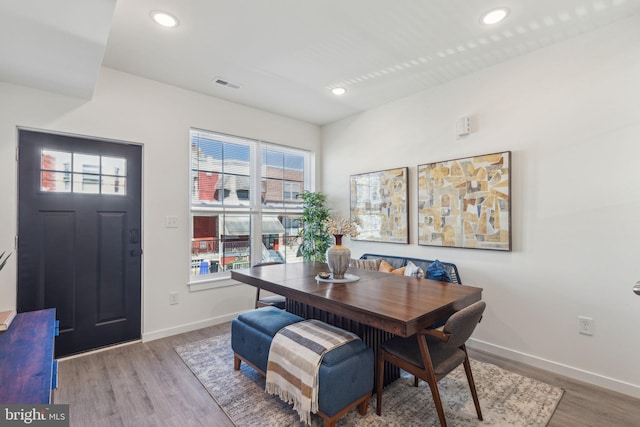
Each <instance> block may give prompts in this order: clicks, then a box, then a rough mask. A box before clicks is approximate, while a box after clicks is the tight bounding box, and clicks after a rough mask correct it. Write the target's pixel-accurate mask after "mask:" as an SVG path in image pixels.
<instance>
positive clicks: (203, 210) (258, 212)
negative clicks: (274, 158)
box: [186, 129, 315, 291]
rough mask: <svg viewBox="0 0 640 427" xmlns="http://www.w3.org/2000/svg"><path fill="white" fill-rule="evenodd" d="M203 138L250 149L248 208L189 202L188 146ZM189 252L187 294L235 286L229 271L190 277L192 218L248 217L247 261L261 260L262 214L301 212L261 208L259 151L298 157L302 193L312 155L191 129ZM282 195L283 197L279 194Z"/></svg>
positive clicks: (310, 180)
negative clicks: (301, 161) (203, 215)
mask: <svg viewBox="0 0 640 427" xmlns="http://www.w3.org/2000/svg"><path fill="white" fill-rule="evenodd" d="M199 135H200V136H203V137H207V138H212V139H215V140H218V141H221V142H228V143H233V144H240V145H246V146H249V148H250V160H249V163H250V165H249V175H250V189H249V194H250V200H249V204H248V205H244V204H243V205H242V206H240V205H238V206H228V207H227V206H225V205H223V206H205V205H201V206H197V205H195V206H194V203H193V184H194V180H193V176H192V171H193V168H192V164H191V162H192V157H191V156H192V154H191V143H192V140H193V137H194V136H199ZM188 149H189V252H188V262H187V263H186V265H187V266H188V268H189V269H188V285H189V289H190V290H191V291H198V290H205V289H212V288H218V287H224V286H231V285H235V284H237V283H236V282H235V281H233V280H231V273H230V272H229V271H223V272H218V273H212V274H208V275H206V276H203V277H200V276H196V275H193V274H191V246H192V239H193V232H194V230H193V217H194V215H198V214H205V215H206V214H211V215H212V216H213V215H215V214H224V215H231V214H242V215H249V216H250V218H251V235H250V241H251V258H250V259H252V260H256V259H261V258H262V251H261V249H262V244H256V242H259V243H261V242H262V221H261V220H260V219H261V218H262V215H263V214H264V215H277V214H283V215H286V214H289V215H290V214H296V213H300V214H301V213H302V207H300V208H298V209H288V210H287V209H286V208H285V207H282V208H273V207H265V206H263V205H262V203H261V200H260V194H261V192H260V191H259V189H261V185H262V166H263V165H262V155H261V154H262V150H263V149H273V150H275V151H278V152H281V153H284V154H294V155H301V156H303V158H304V174H303V187H304V188H302V189H300V191H301V192H303V191H314V188H315V179H314V177H315V155H314V153H313V152H311V151H309V150H305V149H300V148H294V147H287V146H284V145H279V144H275V143H271V142H266V141H260V140H255V139H250V138H243V137H239V136H234V135H227V134H223V133H220V132H213V131H206V130H200V129H191V130H190V132H189V144H188ZM283 196H284V194H283Z"/></svg>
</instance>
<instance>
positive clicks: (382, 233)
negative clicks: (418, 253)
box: [350, 167, 409, 243]
mask: <svg viewBox="0 0 640 427" xmlns="http://www.w3.org/2000/svg"><path fill="white" fill-rule="evenodd" d="M407 175H408V168H406V167H404V168H397V169H387V170H383V171H378V172H370V173H363V174H359V175H352V176H351V177H350V184H351V221H352V222H355V223H356V224H357V226H358V236H357V237H355V238H354V239H355V240H368V241H373V242H387V243H409V214H408V206H407V204H408V196H407V192H408V190H407Z"/></svg>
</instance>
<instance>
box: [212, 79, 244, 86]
mask: <svg viewBox="0 0 640 427" xmlns="http://www.w3.org/2000/svg"><path fill="white" fill-rule="evenodd" d="M213 82H214V83H215V84H219V85H220V86H226V87H230V88H231V89H240V85H239V84H236V83H233V82H230V81H229V80H225V79H223V78H221V77H216V78H214V79H213Z"/></svg>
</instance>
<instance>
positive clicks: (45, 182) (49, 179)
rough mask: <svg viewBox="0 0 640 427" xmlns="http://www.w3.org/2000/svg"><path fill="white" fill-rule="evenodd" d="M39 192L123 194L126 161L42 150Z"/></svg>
mask: <svg viewBox="0 0 640 427" xmlns="http://www.w3.org/2000/svg"><path fill="white" fill-rule="evenodd" d="M40 169H41V171H40V191H46V192H61V193H68V192H73V193H83V194H108V195H118V196H123V195H126V193H127V192H126V182H127V179H126V176H127V161H126V159H124V158H120V157H102V156H93V155H88V154H81V153H68V152H63V151H57V150H49V149H43V150H42V152H41V159H40Z"/></svg>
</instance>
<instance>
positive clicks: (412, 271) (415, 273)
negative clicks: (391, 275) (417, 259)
mask: <svg viewBox="0 0 640 427" xmlns="http://www.w3.org/2000/svg"><path fill="white" fill-rule="evenodd" d="M404 275H405V276H411V277H419V278H422V277H424V270H423V269H421V268H420V267H418V266H417V265H415V264H414V263H413V262H411V261H409V262H407V265H406V266H405V269H404Z"/></svg>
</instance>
